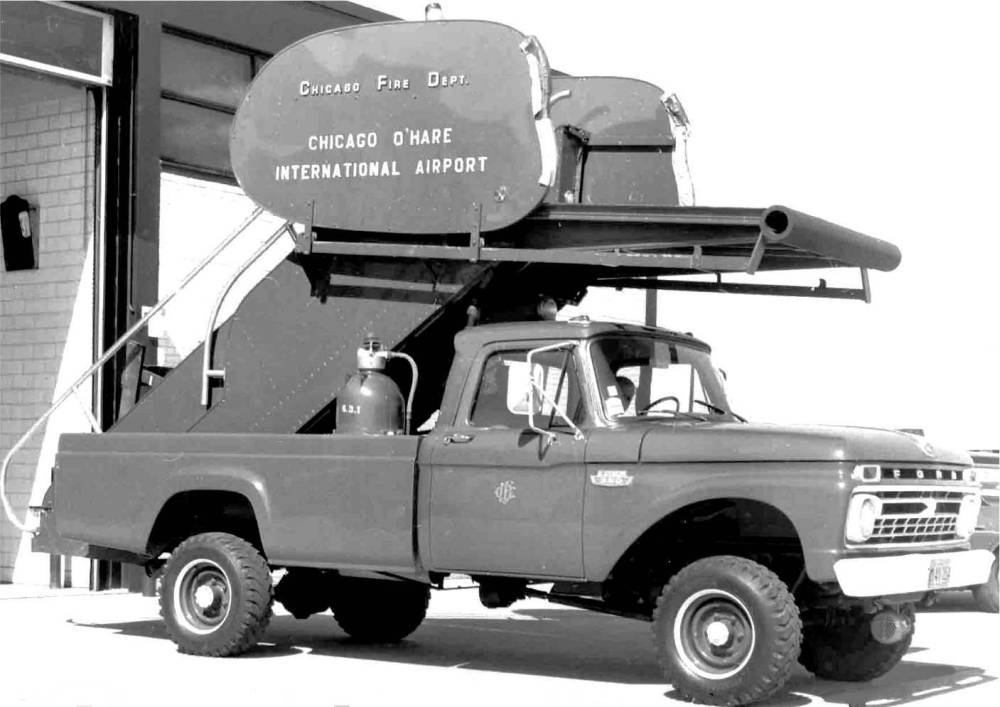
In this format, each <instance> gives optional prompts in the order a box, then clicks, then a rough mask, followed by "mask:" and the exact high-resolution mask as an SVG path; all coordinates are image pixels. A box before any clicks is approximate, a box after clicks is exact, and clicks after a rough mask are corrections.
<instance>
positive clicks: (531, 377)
mask: <svg viewBox="0 0 1000 707" xmlns="http://www.w3.org/2000/svg"><path fill="white" fill-rule="evenodd" d="M576 346H577V342H575V341H561V342H559V343H558V344H549V345H548V346H540V347H538V348H537V349H532V350H531V351H529V352H528V355H527V357H526V359H525V360H526V361H527V364H528V365H527V371H526V375H527V376H528V385H527V386H526V388H527V390H529V391H531V393H530V394H529V395H528V396H526V397H527V398H528V404H527V407H528V427H530V428H531V429H532V430H534V431H535V432H537V433H538V434H540V435H543V436H546V437H548V438H549V439H550V440H552V439H555V436H556V435H555V433H554V432H553V431H552V430H543V429H542V428H540V427H538V426H537V425H536V424H535V415H536V414H538V413H540V412H541V411H542V403H543V402H545V403H548V404H549V405H550V406H551V407H552V409H553V410H554V411H555V413H556V414H557V415H559V417H561V418H562V419H563V420H564V421H565V422H566V424H567V425H569V426H570V428H572V430H573V437H574V438H576V439H583V431H582V430H581V429H580V428H579V427H577V426H576V424H575V423H574V422H573V421H572V420H571V419H569V416H568V415H567V414H566V411H565V410H563V409H562V408H561V407H559V403H558V402H556V401H555V400H553V399H552V397H551V396H550V395H549V394H548V392H546V390H545V388H544V387H543V386H542V385H541V383H539V382H538V380H536V378H535V364H534V361H532V359H533V358H534V357H535V356H537V355H538V354H540V353H544V352H546V351H562V350H565V351H571V350H572V349H574V348H576Z"/></svg>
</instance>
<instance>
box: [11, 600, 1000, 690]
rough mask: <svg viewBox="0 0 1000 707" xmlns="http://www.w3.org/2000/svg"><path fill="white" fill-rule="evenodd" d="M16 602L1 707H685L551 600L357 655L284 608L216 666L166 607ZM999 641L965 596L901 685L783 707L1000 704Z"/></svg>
mask: <svg viewBox="0 0 1000 707" xmlns="http://www.w3.org/2000/svg"><path fill="white" fill-rule="evenodd" d="M11 593H13V592H11ZM3 597H4V592H0V705H4V707H10V706H12V705H18V706H21V705H30V706H31V707H38V706H44V707H50V706H53V707H54V706H59V707H62V706H66V707H82V706H85V705H86V706H89V707H117V706H119V705H121V706H125V705H127V706H128V707H134V706H137V705H177V704H184V705H188V706H196V705H241V706H244V705H246V706H252V705H267V706H268V707H275V705H282V706H285V705H288V706H291V705H310V706H312V705H316V706H322V707H336V706H341V705H343V706H346V705H350V706H351V707H363V706H382V705H428V706H431V705H433V707H443V706H449V707H450V706H451V705H475V707H482V706H484V705H504V706H506V705H512V704H514V705H521V706H525V705H536V704H537V705H546V706H547V707H548V706H550V705H573V707H582V706H585V705H609V706H610V705H614V706H617V705H630V706H632V705H635V706H643V705H658V706H666V707H669V705H671V704H679V703H678V702H677V701H676V700H675V699H674V698H673V693H672V691H671V689H670V688H669V686H668V685H666V684H664V683H663V682H662V680H661V678H660V675H659V670H658V668H657V666H656V663H655V661H654V658H653V651H652V648H651V644H650V633H649V626H648V625H647V624H644V623H641V622H636V621H630V620H627V619H619V618H614V617H609V616H602V615H595V614H589V613H586V612H583V611H577V610H574V609H568V608H563V607H557V606H553V605H549V604H547V603H545V602H543V601H541V600H531V601H524V602H519V603H518V604H516V605H515V606H514V607H512V608H511V609H501V610H487V609H484V608H482V607H481V606H480V605H479V602H478V600H477V598H476V594H475V592H474V591H470V590H456V591H446V592H437V593H435V594H434V595H433V597H432V600H431V610H430V614H429V616H428V619H427V620H426V621H425V622H424V624H423V625H422V626H421V628H420V629H418V630H417V632H416V633H414V634H413V635H412V636H411V637H410V638H409V639H408V640H407V641H405V642H404V643H402V644H400V645H398V646H364V645H359V644H355V643H353V642H351V641H350V640H349V639H348V638H347V637H346V636H345V635H344V634H343V633H342V632H341V631H340V630H339V629H338V628H337V626H336V624H335V623H334V621H333V619H332V617H330V615H329V614H324V615H319V616H314V617H312V618H310V619H308V620H306V621H297V620H295V619H293V618H292V617H290V616H288V615H287V614H285V612H284V611H282V610H281V608H280V607H277V611H276V616H275V619H274V621H273V622H272V624H271V627H270V629H269V630H268V633H267V634H266V637H265V642H264V643H263V644H261V645H260V646H259V647H258V648H257V649H256V650H255V651H253V652H252V653H250V654H248V655H247V656H244V657H240V658H223V659H217V658H197V657H192V656H186V655H182V654H180V653H178V652H177V651H176V648H175V647H174V645H173V643H171V642H170V640H169V639H168V638H167V637H166V632H165V630H164V628H163V625H162V623H161V622H160V620H159V617H158V606H157V603H156V600H155V599H151V598H145V597H141V596H136V595H129V594H81V593H78V592H73V593H70V594H68V595H67V594H64V593H58V592H57V593H56V596H46V597H40V598H3ZM998 629H1000V616H998V615H996V614H993V615H989V614H982V613H978V612H975V611H974V610H973V608H972V605H971V601H970V597H969V595H968V594H967V593H962V594H958V593H956V594H954V595H949V596H948V597H946V598H945V600H944V601H943V602H942V604H941V605H940V606H938V607H935V608H933V609H931V610H929V611H924V612H921V613H920V614H919V615H918V619H917V632H916V636H915V637H914V642H913V647H912V648H911V650H910V653H909V654H908V656H907V657H906V659H905V660H904V662H903V663H902V664H901V665H900V666H898V667H897V668H896V669H895V670H894V671H892V672H891V673H890V674H889V675H886V676H885V677H883V678H880V679H879V680H876V681H874V682H873V683H870V684H867V685H853V684H847V683H833V682H828V681H818V680H815V679H814V678H812V676H811V675H809V674H808V673H806V672H805V671H804V670H801V669H800V670H799V671H797V672H796V674H795V675H794V677H793V679H792V681H791V683H790V685H789V691H788V692H787V693H786V694H784V695H783V696H781V697H780V698H778V699H776V700H773V701H772V702H771V703H770V704H772V705H782V706H788V707H790V706H795V707H798V706H799V705H807V704H834V705H852V706H853V705H862V704H864V705H872V706H873V707H874V706H881V705H903V704H909V703H912V702H919V703H920V704H922V705H923V704H926V705H938V706H941V707H944V706H945V705H949V706H950V705H973V706H978V705H986V704H990V705H993V704H1000V681H998V680H997V677H998V676H1000V652H998V651H997V646H996V637H997V635H998Z"/></svg>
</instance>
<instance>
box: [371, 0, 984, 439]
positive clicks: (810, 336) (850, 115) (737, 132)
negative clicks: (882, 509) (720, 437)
mask: <svg viewBox="0 0 1000 707" xmlns="http://www.w3.org/2000/svg"><path fill="white" fill-rule="evenodd" d="M365 4H366V5H368V6H371V7H374V8H376V9H379V10H382V11H384V12H388V13H391V14H394V15H396V16H398V17H401V18H403V19H410V20H418V19H423V7H424V3H423V2H419V1H418V2H413V1H412V0H405V1H401V0H373V1H371V2H366V3H365ZM441 4H442V6H443V11H444V16H445V18H446V19H484V20H491V21H495V22H501V23H504V24H508V25H510V26H512V27H515V28H517V29H518V30H520V31H522V32H523V33H525V34H534V35H536V36H537V37H538V38H539V40H540V41H541V43H542V45H543V46H544V47H545V49H546V52H547V54H548V56H549V60H550V62H551V63H552V65H553V66H554V67H556V68H558V69H560V70H562V71H564V72H566V73H569V74H573V75H577V76H587V75H611V76H614V75H617V76H629V77H634V78H639V79H643V80H646V81H651V82H652V83H655V84H657V85H658V86H660V87H661V88H663V89H664V90H666V91H668V92H676V93H677V94H678V95H679V96H680V98H681V100H682V101H683V103H684V106H685V108H686V109H687V113H688V115H689V117H690V119H691V123H692V136H691V141H690V143H689V155H690V162H691V169H692V172H693V178H694V182H695V187H696V190H697V203H698V205H700V206H767V205H770V204H775V203H779V204H784V205H787V206H790V207H792V208H794V209H798V210H800V211H805V212H806V213H810V214H813V215H815V216H819V217H821V218H824V219H827V220H830V221H834V222H835V223H839V224H841V225H844V226H847V227H849V228H853V229H855V230H858V231H861V232H863V233H867V234H869V235H872V236H876V237H879V238H882V239H885V240H888V241H891V242H893V243H895V244H896V245H898V246H899V247H900V249H901V250H902V253H903V259H902V264H901V265H900V267H899V268H898V269H897V270H895V271H894V272H891V273H872V277H871V284H872V289H873V302H872V303H871V304H868V305H866V304H864V303H862V302H855V301H838V300H831V301H825V300H814V299H798V298H778V297H760V296H747V295H742V296H740V295H718V294H689V293H662V294H661V295H660V299H659V309H660V318H659V322H658V323H659V324H660V326H664V327H667V328H671V329H678V330H682V331H691V332H694V333H695V334H696V335H697V336H699V337H701V338H703V339H705V340H706V341H708V342H709V343H710V344H711V345H712V347H713V350H714V356H715V359H716V363H717V365H720V366H721V367H722V368H725V369H726V371H727V373H728V380H729V388H730V397H731V401H732V404H733V406H734V408H735V409H736V410H737V411H738V412H741V413H742V414H744V415H746V416H747V417H750V418H751V419H754V420H762V421H765V420H766V421H774V422H803V423H831V424H856V425H871V426H879V427H892V428H896V427H906V428H923V429H924V430H926V432H927V434H928V436H929V437H930V438H931V439H932V440H934V441H936V442H938V443H942V444H952V445H956V446H960V447H964V448H996V447H998V446H1000V413H998V411H997V410H998V402H1000V401H998V398H1000V396H998V393H1000V370H998V367H997V351H998V343H1000V335H998V321H1000V317H998V316H997V303H998V301H1000V297H998V294H1000V293H998V285H997V280H998V269H997V263H998V262H1000V221H998V220H997V219H996V218H995V217H994V212H993V208H994V204H995V203H996V202H997V191H998V187H1000V179H998V178H997V167H998V165H1000V132H998V129H1000V90H998V81H997V77H996V72H997V69H998V67H1000V42H997V41H996V39H995V34H996V28H997V27H1000V22H998V20H1000V5H997V4H996V3H989V2H978V3H977V2H948V3H944V2H935V3H930V2H898V1H895V0H882V1H880V2H878V3H873V2H861V1H857V0H839V1H837V2H832V1H830V2H828V1H826V0H824V1H822V2H790V1H779V0H755V2H752V3H748V2H736V1H731V0H730V1H723V0H709V1H701V2H674V1H665V2H644V3H643V2H632V1H630V0H617V1H616V2H614V3H597V2H574V3H555V2H552V3H543V2H538V1H537V0H536V1H535V2H526V1H524V0H507V1H505V2H478V1H473V0H467V1H464V2H462V1H457V0H444V1H443V2H442V3H441ZM820 274H822V273H819V274H818V273H815V272H813V273H810V272H802V273H796V274H795V276H794V277H789V276H785V275H782V276H780V281H782V282H790V281H791V282H797V283H801V284H809V285H813V284H816V282H817V279H818V277H819V275H820ZM833 277H834V279H831V282H830V284H831V285H834V284H844V285H851V284H857V283H858V278H857V273H856V272H848V273H836V274H835V275H834V276H833ZM765 279H769V280H768V281H779V276H775V275H770V276H769V275H767V274H763V275H761V276H760V277H759V280H761V281H764V280H765ZM642 302H643V300H642V295H641V294H634V293H633V294H628V293H625V294H622V295H617V296H616V297H615V298H614V299H613V302H609V301H608V299H607V298H602V302H601V303H600V304H598V303H595V302H593V301H590V302H585V303H584V304H585V306H589V307H590V308H591V310H592V311H593V312H596V313H597V314H606V315H609V316H611V315H613V316H617V317H618V318H621V319H628V320H636V321H639V320H641V319H642V316H643V309H642V306H643V304H642Z"/></svg>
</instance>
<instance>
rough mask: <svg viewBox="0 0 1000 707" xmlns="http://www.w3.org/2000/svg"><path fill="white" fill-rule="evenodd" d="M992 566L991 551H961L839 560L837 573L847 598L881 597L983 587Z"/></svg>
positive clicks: (835, 564)
mask: <svg viewBox="0 0 1000 707" xmlns="http://www.w3.org/2000/svg"><path fill="white" fill-rule="evenodd" d="M992 565H993V554H992V553H990V552H989V551H988V550H961V551H958V552H934V553H913V554H910V555H896V556H893V557H854V558H848V559H843V560H837V561H836V562H835V563H834V564H833V572H834V574H835V575H836V576H837V582H838V583H839V584H840V590H841V591H842V592H843V593H844V594H845V595H846V596H849V597H880V596H889V595H892V594H912V593H915V592H926V591H930V590H937V589H954V588H957V587H971V586H975V585H977V584H983V583H984V582H986V581H987V580H988V579H989V577H990V567H991V566H992ZM942 567H947V570H948V571H947V572H946V573H944V572H942V570H941V568H942Z"/></svg>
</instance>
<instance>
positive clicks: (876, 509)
mask: <svg viewBox="0 0 1000 707" xmlns="http://www.w3.org/2000/svg"><path fill="white" fill-rule="evenodd" d="M881 510H882V502H881V501H879V499H878V498H876V497H875V496H872V495H870V494H867V493H858V494H855V495H854V496H853V497H852V498H851V504H850V506H848V508H847V526H846V528H845V530H844V535H845V537H846V538H847V539H848V540H849V541H850V542H852V543H863V542H864V541H865V540H867V539H868V538H870V537H871V536H872V532H873V531H874V530H875V520H876V519H877V518H878V517H879V513H880V512H881Z"/></svg>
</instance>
